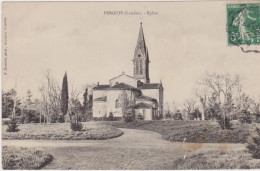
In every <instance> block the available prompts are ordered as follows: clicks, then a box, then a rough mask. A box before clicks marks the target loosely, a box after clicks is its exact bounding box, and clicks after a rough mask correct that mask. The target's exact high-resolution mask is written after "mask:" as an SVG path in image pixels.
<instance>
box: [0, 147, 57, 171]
mask: <svg viewBox="0 0 260 171" xmlns="http://www.w3.org/2000/svg"><path fill="white" fill-rule="evenodd" d="M52 159H53V157H52V155H50V154H48V153H46V152H42V151H39V150H34V149H27V148H21V147H7V146H4V147H2V163H3V169H8V170H15V169H19V170H23V169H27V170H29V169H30V170H31V169H41V168H42V167H44V166H45V165H46V164H48V163H49V162H51V161H52Z"/></svg>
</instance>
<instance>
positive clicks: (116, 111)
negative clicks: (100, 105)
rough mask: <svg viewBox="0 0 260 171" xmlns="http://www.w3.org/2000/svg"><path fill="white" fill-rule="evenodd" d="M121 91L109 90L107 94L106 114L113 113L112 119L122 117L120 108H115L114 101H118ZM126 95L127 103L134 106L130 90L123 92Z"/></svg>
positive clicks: (132, 94)
mask: <svg viewBox="0 0 260 171" xmlns="http://www.w3.org/2000/svg"><path fill="white" fill-rule="evenodd" d="M122 92H123V90H109V91H108V93H107V112H108V113H110V112H112V113H113V116H114V117H122V116H123V114H122V107H121V106H120V107H116V100H117V99H118V100H119V103H120V102H121V101H120V97H121V95H122V94H121V93H122ZM125 92H126V94H127V101H128V103H129V104H130V105H132V104H134V93H133V92H131V91H130V90H125Z"/></svg>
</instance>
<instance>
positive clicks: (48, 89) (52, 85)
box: [39, 70, 61, 123]
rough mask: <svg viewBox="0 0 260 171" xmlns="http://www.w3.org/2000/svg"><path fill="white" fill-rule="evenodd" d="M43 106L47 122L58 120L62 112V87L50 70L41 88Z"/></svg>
mask: <svg viewBox="0 0 260 171" xmlns="http://www.w3.org/2000/svg"><path fill="white" fill-rule="evenodd" d="M39 91H40V94H41V100H40V101H41V106H42V110H43V114H44V118H45V120H46V122H48V123H53V122H57V121H58V118H59V116H58V115H59V114H60V113H61V88H60V86H59V84H58V82H57V81H56V80H55V79H54V78H53V77H52V76H51V72H50V71H49V70H48V71H47V72H46V74H45V80H43V82H42V83H41V85H40V88H39Z"/></svg>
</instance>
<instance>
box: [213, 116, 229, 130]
mask: <svg viewBox="0 0 260 171" xmlns="http://www.w3.org/2000/svg"><path fill="white" fill-rule="evenodd" d="M216 119H217V122H218V124H219V126H220V127H221V128H222V129H231V127H232V123H231V120H230V118H229V117H227V116H224V115H223V114H219V115H218V116H217V117H216Z"/></svg>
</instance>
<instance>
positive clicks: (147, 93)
mask: <svg viewBox="0 0 260 171" xmlns="http://www.w3.org/2000/svg"><path fill="white" fill-rule="evenodd" d="M149 62H150V61H149V53H148V49H147V46H146V44H145V39H144V32H143V26H142V23H141V24H140V30H139V35H138V39H137V44H136V48H135V51H134V58H133V69H134V70H133V71H134V72H133V76H129V75H127V74H125V73H124V72H123V73H122V74H120V75H118V76H116V77H114V78H112V79H110V80H109V84H107V85H99V84H98V85H97V86H96V87H94V88H93V117H94V118H100V117H108V116H109V115H111V114H112V115H113V117H123V115H124V114H129V113H131V114H133V115H134V116H135V118H136V119H137V118H142V119H144V120H154V119H156V118H158V117H159V116H162V114H163V91H164V89H163V85H162V82H161V81H160V83H150V78H149Z"/></svg>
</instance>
